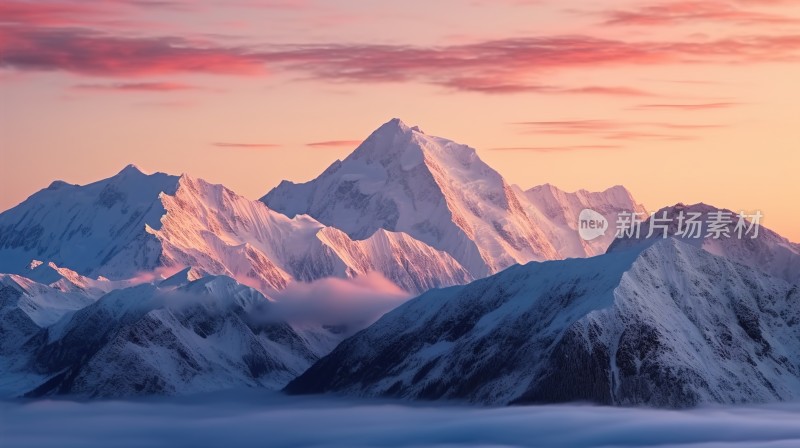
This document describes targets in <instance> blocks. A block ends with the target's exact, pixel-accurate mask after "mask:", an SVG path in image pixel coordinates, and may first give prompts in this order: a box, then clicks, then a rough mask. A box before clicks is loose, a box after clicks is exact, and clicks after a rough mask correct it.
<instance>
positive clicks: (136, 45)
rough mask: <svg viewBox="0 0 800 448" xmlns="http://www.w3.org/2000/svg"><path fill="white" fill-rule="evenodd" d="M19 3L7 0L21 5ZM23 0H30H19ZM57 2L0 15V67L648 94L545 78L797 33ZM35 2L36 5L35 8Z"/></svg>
mask: <svg viewBox="0 0 800 448" xmlns="http://www.w3.org/2000/svg"><path fill="white" fill-rule="evenodd" d="M19 4H21V2H16V3H14V5H16V6H17V7H19ZM24 4H25V5H29V3H28V2H25V3H24ZM67 5H69V6H68V7H66V8H65V9H64V10H59V9H53V10H47V11H41V10H33V11H29V10H26V9H24V8H22V9H21V10H18V11H16V12H13V13H12V14H11V15H10V16H9V17H10V18H6V17H4V21H3V24H0V67H2V68H10V69H16V70H23V71H66V72H71V73H77V74H82V75H90V76H102V77H129V78H134V77H155V76H164V75H170V74H176V73H193V74H195V73H202V74H217V75H220V74H222V75H237V76H249V75H268V74H270V73H291V74H299V75H301V77H302V78H303V79H313V80H319V81H325V82H334V83H342V82H354V83H365V82H373V83H377V82H416V83H422V84H429V85H435V86H440V87H444V88H447V89H451V90H458V91H472V92H480V93H486V94H502V93H519V92H536V93H543V94H574V95H610V96H652V95H653V93H652V92H648V91H645V90H643V89H640V88H636V87H629V86H613V85H612V86H604V85H588V86H568V85H551V84H543V83H541V82H540V80H541V79H543V78H545V75H546V76H547V79H552V73H553V72H554V71H557V70H560V71H569V70H573V71H574V70H582V69H587V68H598V67H600V68H603V67H612V66H615V67H616V66H641V65H649V66H657V65H662V64H691V65H696V64H732V63H748V64H755V63H760V62H776V61H790V62H796V61H798V60H800V35H780V34H774V33H771V34H764V35H747V36H738V37H726V38H721V39H715V40H712V39H706V40H703V41H696V40H688V41H684V40H665V41H630V40H619V39H602V38H597V37H589V36H573V35H570V36H537V37H517V38H507V39H495V40H485V41H479V42H476V43H471V44H459V45H448V46H412V45H371V44H364V45H358V44H335V43H332V44H320V45H282V46H275V45H261V46H245V45H240V46H233V45H223V44H220V43H219V42H218V41H216V40H214V39H191V38H186V37H178V36H169V35H167V36H156V35H153V36H147V35H144V36H143V35H141V34H139V33H137V34H125V33H114V32H110V31H108V30H103V29H101V28H98V27H91V26H67V25H74V22H73V21H74V20H82V18H83V17H89V18H91V17H92V14H93V12H92V11H86V15H85V16H84V15H83V12H84V11H85V10H86V8H88V7H86V6H78V4H77V3H75V4H73V3H67ZM33 9H35V8H33Z"/></svg>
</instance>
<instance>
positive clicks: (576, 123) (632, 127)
mask: <svg viewBox="0 0 800 448" xmlns="http://www.w3.org/2000/svg"><path fill="white" fill-rule="evenodd" d="M512 124H513V125H515V126H518V127H521V128H522V129H523V131H524V133H532V134H538V135H558V136H585V135H589V136H592V137H596V138H601V139H604V140H671V141H682V140H693V139H696V138H697V136H695V135H689V134H686V133H675V132H669V131H691V130H703V129H717V128H723V127H725V126H724V125H721V124H685V123H669V122H633V121H631V122H627V121H618V120H558V121H525V122H517V123H512ZM665 131H666V132H665ZM579 146H580V145H579ZM589 146H599V147H595V148H584V149H613V148H610V147H609V146H612V147H613V146H614V145H589Z"/></svg>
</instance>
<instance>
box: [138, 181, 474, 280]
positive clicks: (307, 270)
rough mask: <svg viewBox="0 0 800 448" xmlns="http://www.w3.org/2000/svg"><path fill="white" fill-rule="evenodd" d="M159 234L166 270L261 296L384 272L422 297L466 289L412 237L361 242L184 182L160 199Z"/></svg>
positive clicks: (439, 257) (389, 235) (445, 260)
mask: <svg viewBox="0 0 800 448" xmlns="http://www.w3.org/2000/svg"><path fill="white" fill-rule="evenodd" d="M161 200H162V203H163V206H164V208H165V209H166V211H167V212H166V214H165V215H164V217H163V218H162V220H161V228H160V229H152V228H148V229H147V231H148V232H149V233H150V234H152V235H153V236H155V238H156V239H157V240H158V241H159V242H160V245H161V248H162V253H161V257H160V262H161V264H162V265H164V266H176V267H183V266H192V267H194V268H196V269H199V270H200V271H204V272H207V273H212V274H217V275H228V276H231V277H234V278H236V279H238V280H239V281H242V282H244V283H246V284H251V285H253V286H254V287H256V288H258V289H259V290H261V291H267V290H269V289H282V288H283V287H285V286H286V284H287V283H288V282H289V281H291V280H293V279H294V280H301V281H312V280H316V279H320V278H325V277H331V276H336V277H352V276H356V275H364V274H367V273H368V272H372V271H375V272H380V273H381V274H383V275H384V276H385V277H387V278H388V279H390V280H392V281H393V282H395V283H396V284H397V285H399V286H400V287H402V288H404V289H406V290H408V291H412V292H417V293H419V292H422V291H426V290H428V289H430V288H434V287H438V286H448V285H453V284H460V283H466V282H468V281H469V280H470V278H471V277H470V276H469V274H468V273H467V272H466V271H465V270H464V269H463V268H462V267H461V266H460V265H459V264H458V263H457V262H456V261H455V260H453V258H452V257H450V256H449V255H447V254H446V253H444V252H442V251H437V250H434V249H432V248H430V247H429V246H427V245H425V244H422V243H420V242H418V241H415V240H413V239H412V238H410V237H409V236H408V235H405V234H401V233H395V232H386V231H379V232H376V233H375V234H373V235H372V236H370V237H369V238H367V239H365V240H362V241H353V240H351V239H350V238H349V237H347V235H345V234H344V233H343V232H341V231H339V230H337V229H334V228H328V227H325V226H323V225H322V224H320V223H319V222H318V221H316V220H314V219H313V218H310V217H308V216H305V215H301V216H296V217H294V218H291V219H290V218H287V217H286V216H285V215H283V214H281V213H277V212H274V211H272V210H270V209H269V208H267V207H266V206H265V205H264V204H262V203H261V202H258V201H251V200H248V199H245V198H243V197H241V196H238V195H236V194H235V193H233V192H232V191H230V190H228V189H227V188H225V187H223V186H221V185H211V184H209V183H207V182H205V181H202V180H199V179H193V178H191V177H189V176H187V175H183V176H181V178H180V180H179V186H178V189H177V191H176V193H175V194H174V195H173V196H170V195H162V198H161Z"/></svg>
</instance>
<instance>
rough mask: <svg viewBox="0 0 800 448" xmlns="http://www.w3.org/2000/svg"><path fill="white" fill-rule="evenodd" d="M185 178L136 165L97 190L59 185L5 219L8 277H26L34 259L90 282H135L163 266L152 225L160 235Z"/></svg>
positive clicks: (2, 261)
mask: <svg viewBox="0 0 800 448" xmlns="http://www.w3.org/2000/svg"><path fill="white" fill-rule="evenodd" d="M177 187H178V178H177V177H176V176H169V175H166V174H163V173H155V174H151V175H145V174H143V173H142V172H141V171H139V170H138V169H137V168H136V167H135V166H133V165H129V166H127V167H125V169H123V170H122V171H120V172H119V173H118V174H117V175H115V176H113V177H111V178H108V179H104V180H101V181H98V182H94V183H92V184H89V185H85V186H80V185H71V184H67V183H65V182H62V181H55V182H53V183H52V184H51V185H50V186H49V187H47V188H45V189H44V190H41V191H39V192H37V193H36V194H34V195H33V196H31V197H30V198H28V199H27V200H25V201H24V202H23V203H21V204H20V205H18V206H16V207H14V208H12V209H10V210H8V211H5V212H3V213H2V214H0V272H6V273H18V274H23V275H24V274H25V273H26V272H27V270H28V267H29V265H30V263H31V261H32V260H41V261H43V262H45V263H48V262H53V263H55V264H57V265H58V266H61V267H65V268H69V269H72V270H74V271H76V272H78V273H80V274H82V275H87V276H88V275H92V276H94V275H106V276H108V277H111V278H121V277H132V276H134V275H136V274H137V273H139V272H140V271H143V270H150V269H153V268H154V267H155V266H156V265H157V261H158V255H159V253H158V250H157V248H156V247H153V246H152V243H153V241H152V238H147V234H146V233H144V228H145V226H150V227H153V228H158V227H159V226H160V222H159V220H160V219H161V217H162V216H163V215H164V208H163V207H162V205H161V202H160V201H159V200H158V197H159V195H160V194H161V193H162V192H164V193H167V194H173V193H174V192H175V190H176V188H177Z"/></svg>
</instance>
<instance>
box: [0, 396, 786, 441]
mask: <svg viewBox="0 0 800 448" xmlns="http://www.w3.org/2000/svg"><path fill="white" fill-rule="evenodd" d="M0 445H2V446H3V447H9V448H10V447H46V446H59V447H109V446H114V447H127V446H131V447H132V446H137V447H140V446H154V447H176V446H193V447H202V446H243V447H248V446H252V447H262V446H270V447H298V446H317V447H320V446H330V447H356V446H380V447H396V446H454V445H459V446H566V447H615V446H620V447H650V446H653V447H654V446H658V447H662V448H663V447H703V448H713V447H734V448H741V447H797V446H800V403H788V404H779V405H769V406H751V407H713V408H711V407H709V408H700V409H692V410H686V411H671V410H655V409H630V408H607V407H594V406H581V405H551V406H528V407H508V408H473V407H460V406H452V405H447V406H433V405H410V404H407V403H404V404H398V403H393V402H381V401H360V402H358V401H351V400H343V399H335V398H330V399H324V398H318V397H311V398H309V397H286V396H283V395H280V394H277V393H269V392H262V391H247V392H245V393H235V394H232V393H219V394H213V395H204V396H195V397H185V398H180V399H171V400H169V399H150V400H138V401H98V402H75V401H66V400H57V401H55V400H44V401H35V402H27V403H19V402H3V403H0Z"/></svg>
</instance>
